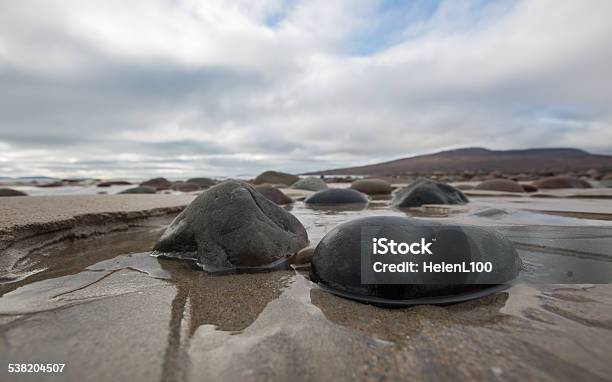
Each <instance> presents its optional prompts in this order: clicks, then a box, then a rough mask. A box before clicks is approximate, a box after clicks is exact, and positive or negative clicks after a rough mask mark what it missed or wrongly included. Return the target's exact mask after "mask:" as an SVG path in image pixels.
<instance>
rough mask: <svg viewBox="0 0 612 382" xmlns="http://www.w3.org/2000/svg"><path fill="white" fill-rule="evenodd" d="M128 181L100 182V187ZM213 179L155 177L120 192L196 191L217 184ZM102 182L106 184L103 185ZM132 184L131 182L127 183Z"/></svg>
mask: <svg viewBox="0 0 612 382" xmlns="http://www.w3.org/2000/svg"><path fill="white" fill-rule="evenodd" d="M126 183H127V182H121V181H115V182H103V183H100V184H98V187H109V186H111V185H119V184H121V185H125V184H126ZM216 183H217V182H215V181H214V180H213V179H210V178H190V179H187V180H186V181H182V180H177V181H174V182H173V181H170V180H168V179H166V178H153V179H149V180H147V181H144V182H142V183H140V185H139V186H137V187H133V188H128V189H127V190H123V191H121V192H119V193H120V194H155V193H156V192H158V191H169V190H172V191H180V192H196V191H200V190H204V189H207V188H209V187H212V186H214V185H215V184H216ZM101 184H105V185H104V186H101ZM127 184H130V183H127Z"/></svg>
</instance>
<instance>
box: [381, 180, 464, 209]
mask: <svg viewBox="0 0 612 382" xmlns="http://www.w3.org/2000/svg"><path fill="white" fill-rule="evenodd" d="M467 202H468V198H467V197H466V196H465V195H464V194H463V192H461V191H459V190H458V189H456V188H455V187H453V186H451V185H448V184H446V183H441V182H436V181H433V180H430V179H420V180H417V181H415V182H414V183H412V184H410V185H409V186H407V187H404V188H402V189H400V190H398V191H397V192H396V193H395V195H394V196H393V201H392V202H391V203H392V204H393V205H394V206H396V207H400V208H408V207H419V206H421V205H423V204H465V203H467Z"/></svg>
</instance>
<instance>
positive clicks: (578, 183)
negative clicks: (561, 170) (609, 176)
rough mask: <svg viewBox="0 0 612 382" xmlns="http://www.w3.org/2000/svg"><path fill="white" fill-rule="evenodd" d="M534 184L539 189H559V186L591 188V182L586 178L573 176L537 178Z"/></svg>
mask: <svg viewBox="0 0 612 382" xmlns="http://www.w3.org/2000/svg"><path fill="white" fill-rule="evenodd" d="M533 185H534V186H536V187H537V188H539V189H559V188H591V187H592V186H591V184H590V183H589V182H587V181H586V180H583V179H579V178H574V177H571V176H551V177H548V178H544V179H540V180H536V181H535V182H533Z"/></svg>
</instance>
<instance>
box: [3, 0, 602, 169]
mask: <svg viewBox="0 0 612 382" xmlns="http://www.w3.org/2000/svg"><path fill="white" fill-rule="evenodd" d="M610 15H612V2H611V1H608V0H601V1H597V0H593V1H582V0H575V1H572V0H567V1H558V0H538V1H505V0H502V1H441V2H439V3H436V2H433V1H401V0H397V1H385V0H382V1H376V0H372V1H369V0H365V1H349V0H346V1H343V0H340V1H335V0H334V1H329V0H321V1H319V0H312V1H300V0H287V1H282V0H269V1H268V0H265V1H261V2H255V1H250V0H236V1H229V0H223V1H217V0H206V1H195V0H130V1H124V0H116V1H115V0H100V1H82V0H74V1H70V0H59V1H53V0H39V1H29V0H14V1H13V0H4V1H2V2H1V4H0V176H23V175H48V176H61V177H67V176H92V177H103V178H108V177H134V176H135V177H145V176H155V175H164V176H168V177H170V178H181V177H185V176H189V175H210V176H220V175H226V176H237V175H252V174H256V173H258V172H260V171H263V170H266V169H279V170H285V171H291V172H301V171H307V170H316V169H322V168H332V167H339V166H346V165H358V164H365V163H371V162H377V161H379V160H387V159H394V158H398V157H404V156H408V155H414V154H422V153H428V152H432V151H439V150H443V149H449V148H458V147H466V146H484V147H488V148H494V149H512V148H528V147H553V146H564V147H579V148H583V149H586V150H588V151H592V152H597V153H612V22H610Z"/></svg>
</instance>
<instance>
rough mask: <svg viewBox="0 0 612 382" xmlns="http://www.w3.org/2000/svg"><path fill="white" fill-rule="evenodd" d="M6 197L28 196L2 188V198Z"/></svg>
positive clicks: (0, 189)
mask: <svg viewBox="0 0 612 382" xmlns="http://www.w3.org/2000/svg"><path fill="white" fill-rule="evenodd" d="M4 196H28V194H26V193H25V192H23V191H19V190H13V189H12V188H0V197H4Z"/></svg>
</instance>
